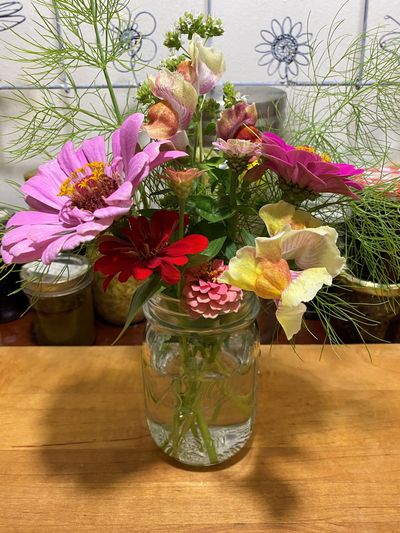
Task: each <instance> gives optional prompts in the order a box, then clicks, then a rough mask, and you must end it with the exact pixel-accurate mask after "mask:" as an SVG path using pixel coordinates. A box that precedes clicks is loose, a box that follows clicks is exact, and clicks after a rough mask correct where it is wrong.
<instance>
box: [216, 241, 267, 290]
mask: <svg viewBox="0 0 400 533" xmlns="http://www.w3.org/2000/svg"><path fill="white" fill-rule="evenodd" d="M257 276H258V268H257V259H256V250H255V248H253V247H252V246H244V247H243V248H240V250H238V251H237V252H236V257H233V258H232V259H231V260H230V261H229V268H228V270H226V271H225V272H224V273H223V274H222V276H221V277H220V278H219V281H221V282H223V283H228V284H229V285H234V286H235V287H239V288H240V289H242V290H244V291H253V292H254V291H255V287H256V280H257Z"/></svg>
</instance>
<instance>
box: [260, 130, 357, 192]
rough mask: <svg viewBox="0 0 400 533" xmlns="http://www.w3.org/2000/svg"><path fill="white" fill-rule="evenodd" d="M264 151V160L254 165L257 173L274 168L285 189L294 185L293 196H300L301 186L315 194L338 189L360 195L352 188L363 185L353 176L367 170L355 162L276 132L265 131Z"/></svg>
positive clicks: (262, 148)
mask: <svg viewBox="0 0 400 533" xmlns="http://www.w3.org/2000/svg"><path fill="white" fill-rule="evenodd" d="M261 152H262V155H263V158H264V162H263V164H262V165H260V167H258V168H256V169H254V172H255V173H256V174H258V175H259V174H260V172H264V171H265V170H267V169H269V170H272V171H273V172H275V173H276V174H277V175H278V176H279V178H280V182H281V187H282V189H283V190H284V191H286V192H290V190H287V189H288V188H289V189H291V188H295V190H294V191H293V196H294V197H296V195H297V198H299V197H300V196H299V193H300V190H301V189H302V190H303V191H307V192H308V193H310V194H311V195H312V194H319V193H336V194H343V195H345V196H351V197H352V198H358V197H357V195H356V194H355V193H354V191H352V190H351V189H358V190H360V189H362V188H363V186H362V185H361V184H360V183H359V182H357V181H355V180H352V179H350V178H351V177H352V176H358V175H360V174H362V173H363V172H364V169H361V168H355V167H354V166H353V165H348V164H344V163H334V162H332V161H331V160H330V159H329V157H328V156H326V155H325V154H319V153H317V152H316V151H315V150H314V149H313V148H310V147H308V146H298V147H296V146H291V145H289V144H286V143H285V141H284V140H283V139H281V138H280V137H279V136H278V135H276V134H274V133H264V134H263V136H262V143H261Z"/></svg>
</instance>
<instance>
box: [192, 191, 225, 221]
mask: <svg viewBox="0 0 400 533" xmlns="http://www.w3.org/2000/svg"><path fill="white" fill-rule="evenodd" d="M194 204H195V209H196V211H197V213H198V214H199V215H200V216H201V217H202V218H204V219H205V220H208V222H220V221H221V220H226V219H227V218H230V217H231V216H233V214H234V212H233V211H232V210H231V209H230V207H229V204H228V203H227V202H226V199H225V197H222V198H221V199H218V200H215V199H214V198H211V197H210V196H203V195H200V196H197V197H196V198H195V199H194Z"/></svg>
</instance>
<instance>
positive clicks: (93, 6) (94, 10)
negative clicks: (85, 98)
mask: <svg viewBox="0 0 400 533" xmlns="http://www.w3.org/2000/svg"><path fill="white" fill-rule="evenodd" d="M90 7H91V10H92V13H93V27H94V31H95V34H96V44H97V51H98V53H99V56H100V62H101V70H102V71H103V74H104V77H105V80H106V83H107V87H108V92H109V94H110V97H111V101H112V104H113V107H114V113H115V117H116V119H117V122H118V124H122V115H121V111H120V110H119V106H118V102H117V98H116V96H115V92H114V88H113V86H112V83H111V79H110V75H109V74H108V70H107V61H106V58H105V56H104V53H103V45H102V42H101V39H100V32H99V27H98V25H97V2H96V0H91V2H90Z"/></svg>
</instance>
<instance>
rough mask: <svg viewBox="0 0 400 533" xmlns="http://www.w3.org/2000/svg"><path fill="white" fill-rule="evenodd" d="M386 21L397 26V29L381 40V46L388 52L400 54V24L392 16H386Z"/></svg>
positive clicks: (386, 34)
mask: <svg viewBox="0 0 400 533" xmlns="http://www.w3.org/2000/svg"><path fill="white" fill-rule="evenodd" d="M385 19H386V20H390V21H392V22H394V23H395V24H396V25H397V29H394V30H391V31H389V32H387V33H385V34H384V35H382V37H381V38H380V39H379V44H380V45H381V47H382V48H383V49H384V50H386V51H387V52H391V53H395V52H397V53H400V22H399V21H398V20H396V19H395V18H394V17H392V16H390V15H386V16H385Z"/></svg>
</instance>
